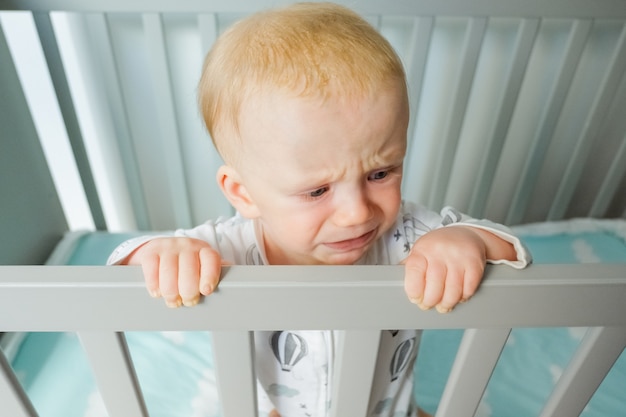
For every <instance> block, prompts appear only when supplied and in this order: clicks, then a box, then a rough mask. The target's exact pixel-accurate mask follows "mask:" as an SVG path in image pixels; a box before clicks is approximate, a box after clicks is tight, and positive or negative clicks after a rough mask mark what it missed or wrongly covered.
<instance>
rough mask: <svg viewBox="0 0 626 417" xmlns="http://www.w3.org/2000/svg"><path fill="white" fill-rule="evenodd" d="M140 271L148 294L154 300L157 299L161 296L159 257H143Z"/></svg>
mask: <svg viewBox="0 0 626 417" xmlns="http://www.w3.org/2000/svg"><path fill="white" fill-rule="evenodd" d="M141 270H142V272H143V279H144V281H145V283H146V289H147V290H148V294H150V296H152V297H154V298H159V297H160V296H161V291H160V290H159V256H158V255H148V256H145V257H144V258H143V259H142V261H141Z"/></svg>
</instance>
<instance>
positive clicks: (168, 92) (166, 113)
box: [143, 13, 194, 228]
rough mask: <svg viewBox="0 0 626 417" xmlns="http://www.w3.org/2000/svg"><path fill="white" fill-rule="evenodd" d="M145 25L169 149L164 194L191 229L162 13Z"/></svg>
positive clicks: (149, 16) (147, 15) (178, 223)
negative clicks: (166, 189) (166, 184)
mask: <svg viewBox="0 0 626 417" xmlns="http://www.w3.org/2000/svg"><path fill="white" fill-rule="evenodd" d="M143 24H144V30H145V35H146V43H147V44H148V50H149V52H150V53H149V58H150V68H151V70H152V71H151V76H152V82H153V86H154V94H155V96H154V98H155V100H156V107H157V112H158V114H157V115H155V116H156V122H157V123H158V125H159V133H160V138H159V142H160V145H161V146H162V147H163V149H165V151H164V152H163V154H164V155H166V156H167V163H166V166H165V167H163V168H164V169H165V170H166V171H167V179H168V185H169V193H163V195H162V198H163V204H164V205H167V204H169V202H170V201H176V202H177V203H176V204H174V205H173V206H172V207H173V210H174V217H175V219H174V221H175V223H174V224H176V227H182V228H190V227H193V226H194V223H193V222H192V220H191V210H190V200H189V192H188V187H187V180H186V179H185V169H184V167H183V164H184V161H183V155H182V152H181V148H180V147H181V143H180V135H179V131H178V121H177V117H176V109H175V108H174V97H173V94H172V80H171V76H170V70H169V64H168V59H167V49H166V44H167V43H166V41H165V34H164V32H163V30H164V29H163V21H162V17H161V15H160V14H157V13H145V14H143Z"/></svg>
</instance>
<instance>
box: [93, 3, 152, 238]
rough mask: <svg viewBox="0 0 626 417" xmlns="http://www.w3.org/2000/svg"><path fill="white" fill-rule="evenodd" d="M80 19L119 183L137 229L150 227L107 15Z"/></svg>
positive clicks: (95, 15)
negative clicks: (94, 64) (107, 119)
mask: <svg viewBox="0 0 626 417" xmlns="http://www.w3.org/2000/svg"><path fill="white" fill-rule="evenodd" d="M84 18H85V22H86V27H87V30H88V32H89V34H90V37H91V39H90V41H91V43H92V45H93V46H94V49H95V50H96V51H97V52H96V53H95V54H93V55H92V57H93V59H94V60H95V61H96V62H97V64H98V71H99V73H98V75H99V77H100V82H101V83H102V84H103V89H102V94H103V95H104V97H102V98H101V99H102V100H103V101H104V103H106V106H107V109H109V111H110V115H111V118H112V120H111V122H112V126H113V128H114V129H115V138H114V139H115V140H116V143H117V147H118V149H119V157H120V160H121V165H122V170H123V172H124V179H125V180H126V182H125V184H123V186H124V187H127V188H128V195H129V197H130V200H131V204H132V207H133V214H134V219H135V222H136V224H137V228H138V229H139V230H150V229H151V225H150V218H149V215H148V209H147V206H146V200H145V194H144V191H143V187H142V185H141V176H140V174H139V167H138V162H137V155H136V151H135V147H134V146H133V140H132V134H131V129H130V123H129V121H128V113H127V106H126V102H125V100H124V91H123V89H122V86H121V82H120V76H119V69H118V67H117V61H116V59H115V53H114V50H113V44H112V42H111V33H110V29H109V24H108V18H107V16H106V15H105V14H103V13H89V14H85V16H84Z"/></svg>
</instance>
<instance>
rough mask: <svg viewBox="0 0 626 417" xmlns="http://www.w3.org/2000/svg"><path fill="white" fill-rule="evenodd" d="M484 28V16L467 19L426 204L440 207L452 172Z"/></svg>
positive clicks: (485, 25)
mask: <svg viewBox="0 0 626 417" xmlns="http://www.w3.org/2000/svg"><path fill="white" fill-rule="evenodd" d="M486 29H487V18H484V17H475V18H472V19H470V21H469V23H468V26H467V31H466V35H465V40H464V44H463V48H462V59H461V65H460V67H459V69H458V72H457V78H456V80H454V83H455V88H454V92H455V93H454V98H453V100H452V103H453V104H452V108H451V109H450V110H449V113H448V115H447V123H446V127H445V131H444V135H443V138H442V143H441V146H440V147H439V149H438V151H437V155H436V156H435V158H436V161H437V162H436V165H435V173H434V175H433V186H432V187H431V189H430V197H429V202H428V205H429V206H430V207H441V206H442V205H443V204H444V200H445V197H446V192H447V190H448V182H449V179H450V173H451V171H452V163H453V162H454V157H455V155H456V148H457V145H458V142H459V136H460V132H461V128H462V126H463V120H464V119H465V113H466V109H467V103H468V100H469V96H470V92H471V90H472V84H473V82H474V74H475V73H476V65H477V63H478V57H479V56H480V49H481V46H482V42H483V37H484V35H485V31H486Z"/></svg>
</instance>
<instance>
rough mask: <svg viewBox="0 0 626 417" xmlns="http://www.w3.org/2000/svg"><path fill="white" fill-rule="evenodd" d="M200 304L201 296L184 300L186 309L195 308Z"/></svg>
mask: <svg viewBox="0 0 626 417" xmlns="http://www.w3.org/2000/svg"><path fill="white" fill-rule="evenodd" d="M199 302H200V296H197V297H194V298H192V299H190V300H183V305H184V306H185V307H193V306H195V305H196V304H198V303H199Z"/></svg>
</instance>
